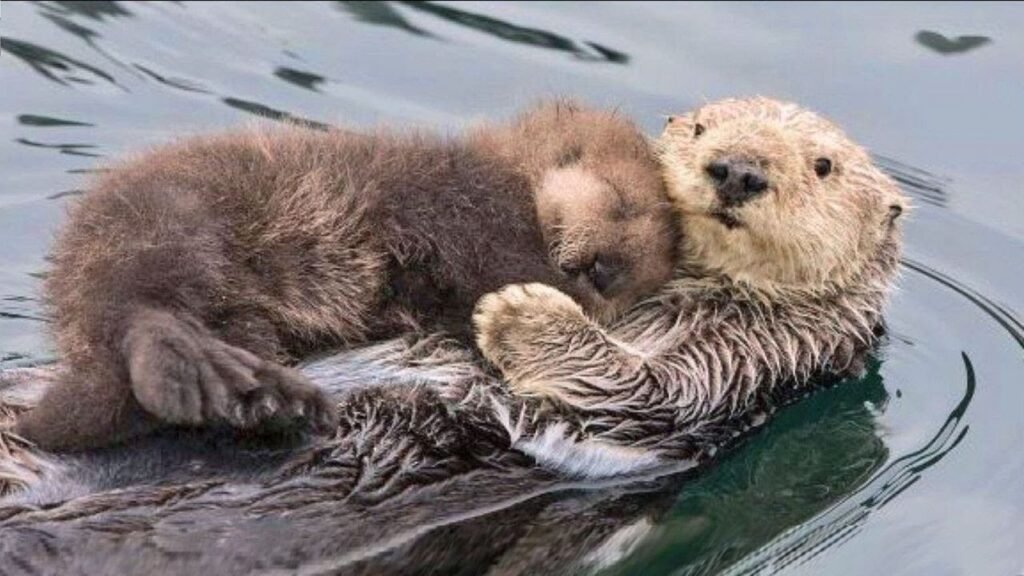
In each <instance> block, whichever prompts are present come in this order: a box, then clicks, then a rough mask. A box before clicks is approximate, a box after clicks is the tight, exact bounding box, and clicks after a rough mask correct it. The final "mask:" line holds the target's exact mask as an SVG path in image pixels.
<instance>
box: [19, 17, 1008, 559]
mask: <svg viewBox="0 0 1024 576" xmlns="http://www.w3.org/2000/svg"><path fill="white" fill-rule="evenodd" d="M0 11H2V16H0V36H2V46H0V52H2V53H0V368H4V367H11V366H20V365H31V364H37V363H42V362H46V361H49V360H51V359H52V351H51V349H50V346H49V343H48V341H47V338H46V320H45V315H44V312H43V310H42V308H41V306H40V303H39V300H38V287H39V286H38V285H39V277H40V274H41V273H42V272H43V271H44V270H45V268H46V263H45V254H46V247H47V244H48V242H49V240H50V238H51V236H52V233H53V231H54V230H55V228H56V226H57V224H58V223H59V221H60V218H61V215H62V212H63V209H64V206H65V203H66V202H67V201H68V200H69V199H70V198H72V197H74V196H75V195H76V194H79V193H80V192H79V191H80V189H81V188H82V187H83V186H84V182H85V176H86V175H87V174H88V172H89V171H91V170H93V169H95V168H96V167H97V166H99V165H100V164H101V163H102V162H103V161H104V159H106V158H110V157H115V156H117V155H119V154H122V153H125V152H127V151H130V150H132V149H136V148H138V147H141V146H145V145H147V144H154V143H159V142H164V141H167V140H168V139H170V138H172V137H175V136H177V135H181V134H184V133H191V132H199V131H209V130H215V129H219V128H223V127H228V126H234V125H237V124H239V123H242V122H246V121H248V120H251V119H253V118H255V117H256V116H271V117H276V118H301V119H306V120H311V121H315V122H321V123H337V124H349V125H359V126H363V125H371V124H374V123H377V122H388V123H400V124H404V125H409V124H415V125H421V126H430V127H435V128H438V129H442V130H455V129H458V128H459V127H461V126H464V125H466V124H467V123H470V122H472V121H473V120H476V119H479V118H495V117H502V116H506V115H508V114H510V113H511V112H512V111H514V110H515V109H517V108H519V107H521V106H522V105H524V104H526V103H528V102H530V101H532V100H534V99H536V98H538V97H543V96H551V95H562V94H572V95H577V96H580V97H582V98H585V99H587V100H589V101H591V102H594V103H597V104H603V105H609V106H618V107H620V108H621V109H622V110H624V111H625V112H626V113H628V114H629V115H631V116H632V117H634V118H636V119H637V120H638V121H639V122H640V123H641V124H642V125H643V126H644V127H645V129H647V130H648V131H649V132H650V133H652V134H654V133H657V131H658V130H659V129H660V127H661V124H662V122H663V116H664V115H667V114H669V113H673V112H679V111H682V110H685V109H687V108H690V107H693V106H696V105H699V104H700V103H702V102H704V101H706V100H713V99H717V98H720V97H725V96H736V95H752V94H765V95H769V96H773V97H777V98H784V99H792V100H796V101H798V102H801V103H803V104H805V105H806V106H808V107H811V108H813V109H816V110H818V111H820V112H822V113H824V114H826V115H827V116H829V117H831V118H833V119H834V120H836V121H837V122H838V123H840V124H841V125H843V126H844V127H845V128H846V129H847V131H848V132H849V133H850V134H851V135H852V136H853V137H854V138H855V139H857V140H858V141H860V142H862V143H864V144H865V145H867V146H868V147H869V148H871V150H872V151H873V152H874V153H875V154H876V155H877V157H878V158H879V162H881V163H882V165H883V166H884V167H885V168H886V169H887V170H888V171H889V172H890V173H891V174H893V175H894V176H895V177H896V178H897V179H898V180H899V181H900V182H901V184H903V186H904V188H905V189H906V191H907V192H908V193H909V194H910V195H911V196H913V198H914V201H915V205H916V209H915V210H914V211H913V213H912V215H911V218H910V219H909V221H908V224H907V234H906V238H907V249H906V258H905V265H904V268H903V274H902V279H901V282H900V285H901V289H900V291H899V293H898V294H897V295H896V297H895V298H894V301H893V303H892V306H891V309H890V312H889V313H888V315H887V319H888V323H889V328H890V338H889V341H888V343H887V344H886V345H885V346H884V347H883V348H882V350H880V352H879V355H878V359H877V362H876V364H875V366H874V369H873V370H872V372H871V373H870V374H869V375H868V376H867V377H865V378H864V379H862V380H860V381H856V382H847V383H844V384H842V385H840V386H839V387H837V388H833V389H830V390H827V391H825V392H822V393H820V394H817V395H815V396H813V397H811V398H809V399H807V400H805V401H803V402H801V403H798V404H797V405H795V406H793V407H791V408H788V409H785V410H783V411H782V412H781V413H780V414H778V415H777V417H776V418H775V419H774V420H773V421H772V422H771V423H770V424H769V425H768V426H767V427H766V428H765V429H764V430H762V431H761V432H759V433H758V434H756V435H755V436H754V437H753V438H751V439H750V440H748V441H746V442H745V443H743V444H742V445H741V446H740V447H738V448H736V449H734V450H732V451H730V452H729V453H727V454H723V455H722V458H721V459H720V460H719V461H718V462H717V464H716V465H714V466H712V467H710V468H709V469H707V470H704V471H702V472H701V473H700V474H698V475H696V476H690V477H687V478H686V479H685V480H684V481H680V482H676V483H672V484H670V485H669V486H667V487H664V486H663V487H661V488H659V493H658V495H657V496H653V495H648V496H645V495H643V494H641V495H639V496H636V495H634V496H631V498H639V499H641V500H643V499H644V498H657V500H656V501H655V500H652V501H651V502H642V503H641V504H639V506H647V505H650V506H651V507H652V509H655V510H656V513H652V514H650V515H649V516H648V517H646V518H647V519H646V520H645V522H646V524H644V528H643V530H634V531H633V532H631V533H630V534H633V535H634V536H635V537H630V538H624V542H626V541H628V545H626V544H623V546H622V549H621V550H620V553H619V554H617V555H613V557H611V559H610V560H609V561H608V562H602V563H598V564H595V565H594V568H595V569H598V570H600V571H602V572H603V573H607V574H639V573H643V574H714V573H721V572H727V573H736V574H751V573H791V574H851V575H859V574H876V573H878V574H913V575H929V576H931V575H936V574H965V575H989V574H991V575H993V576H995V575H1003V576H1006V575H1018V574H1022V573H1024V523H1022V522H1021V518H1022V517H1024V450H1021V446H1022V445H1024V382H1022V380H1024V378H1022V377H1024V326H1022V323H1021V311H1024V198H1022V194H1024V192H1022V191H1021V181H1022V180H1024V162H1022V159H1021V157H1022V155H1024V35H1022V34H1021V30H1024V5H1022V4H982V3H972V4H934V5H917V4H886V5H863V4H840V5H819V4H811V5H797V4H771V5H758V4H731V3H730V4H715V5H711V4H685V5H669V4H636V3H622V4H617V3H608V4H605V3H601V4H589V3H587V4H574V3H550V4H548V3H529V4H491V3H462V4H457V5H456V4H414V3H404V2H396V3H386V4H362V3H351V2H328V3H297V4H296V3H291V4H287V5H284V4H273V3H266V4H264V3H260V4H241V5H240V4H222V3H213V4H192V3H161V4H155V3H146V4H142V3H128V2H89V3H85V2H46V3H37V4H29V3H13V2H4V3H3V5H2V8H0ZM652 502H653V503H652ZM627 535H628V534H627ZM538 545H541V544H538ZM464 569H465V570H468V572H469V573H473V572H474V570H473V566H469V567H464ZM481 569H482V568H481Z"/></svg>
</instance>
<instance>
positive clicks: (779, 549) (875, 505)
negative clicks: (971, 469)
mask: <svg viewBox="0 0 1024 576" xmlns="http://www.w3.org/2000/svg"><path fill="white" fill-rule="evenodd" d="M961 355H962V358H963V362H964V371H965V374H964V377H965V384H966V386H965V389H964V395H963V397H962V398H961V399H960V402H959V403H957V405H956V407H955V408H954V409H953V411H952V412H950V414H949V417H948V418H947V419H946V422H945V423H944V424H943V425H942V427H941V428H940V429H939V431H938V432H936V433H935V435H934V436H933V437H932V439H931V440H929V441H928V443H927V444H925V445H924V446H923V447H922V448H920V449H918V450H915V451H914V452H911V453H909V454H906V455H905V456H901V457H900V458H897V459H896V460H893V461H892V462H890V463H889V464H888V465H887V466H886V467H885V468H884V469H882V470H881V471H880V472H878V473H877V474H875V475H874V477H873V478H872V479H871V481H870V482H869V483H868V484H867V486H865V487H864V488H863V489H862V490H860V491H859V492H858V494H856V495H853V496H851V497H848V498H844V499H843V500H842V501H841V502H839V503H837V504H836V505H835V506H832V507H831V508H830V509H829V510H827V511H826V512H825V513H823V514H820V515H818V517H817V518H815V519H814V520H812V521H810V522H804V523H803V524H801V525H800V527H799V529H797V530H794V531H792V532H787V533H785V534H783V535H781V536H780V537H779V538H776V539H775V540H773V541H772V542H771V543H769V544H767V545H764V546H762V547H761V548H760V549H759V550H758V551H757V552H756V553H755V554H753V555H751V556H749V557H747V558H744V559H743V561H742V562H739V563H737V564H735V565H733V566H731V567H730V569H729V570H728V571H727V572H725V573H726V574H730V575H749V574H760V573H762V572H763V571H764V569H765V568H768V567H770V568H771V569H772V571H776V570H779V569H782V568H786V567H789V566H800V565H802V564H805V563H806V562H808V561H809V560H811V559H812V558H814V557H816V556H818V555H820V554H821V553H823V552H825V551H826V550H828V549H830V548H833V547H834V546H836V545H838V544H841V543H842V542H845V541H846V540H849V539H850V538H851V537H853V536H854V535H855V534H857V533H858V532H859V531H860V530H861V528H862V527H863V525H864V522H865V521H866V520H867V518H868V517H869V516H870V515H871V514H872V513H873V512H875V511H877V510H879V509H880V508H882V507H883V506H885V505H886V504H888V503H889V502H891V501H892V500H893V499H894V498H896V497H897V496H899V495H900V494H901V493H903V492H904V491H906V490H907V489H908V488H910V487H911V486H912V485H914V484H915V483H917V481H918V480H920V479H921V475H922V474H923V473H924V471H925V470H927V469H928V468H930V467H932V466H934V465H935V464H936V463H938V462H939V461H940V460H942V459H943V458H945V457H946V456H947V455H949V454H950V453H951V452H952V451H953V450H954V449H955V448H956V447H957V446H958V445H959V444H960V442H961V441H962V440H963V439H964V438H965V437H966V436H967V433H968V432H969V430H970V426H968V425H966V424H964V423H963V417H964V414H965V413H966V412H967V408H968V407H969V406H970V404H971V400H972V399H973V398H974V391H975V389H976V386H977V383H976V380H975V374H974V366H973V364H972V363H971V360H970V358H969V357H968V356H967V354H966V353H961ZM865 494H866V496H864V495H865ZM855 499H860V500H859V501H855Z"/></svg>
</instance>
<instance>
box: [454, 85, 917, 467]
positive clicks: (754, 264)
mask: <svg viewBox="0 0 1024 576" xmlns="http://www.w3.org/2000/svg"><path fill="white" fill-rule="evenodd" d="M658 148H659V155H660V160H661V163H662V165H663V167H664V176H665V180H666V182H667V186H668V193H669V196H670V197H671V199H672V201H673V203H674V204H675V206H676V208H677V209H678V212H679V214H680V219H681V220H680V224H681V226H682V229H683V230H684V231H685V235H684V237H683V241H682V244H681V246H680V249H681V252H682V255H681V259H682V260H683V265H682V270H683V271H682V272H681V273H680V274H679V275H678V276H677V278H676V279H675V280H674V281H672V282H671V283H670V284H669V285H668V286H667V287H666V288H665V289H664V290H663V291H662V292H661V293H660V295H659V296H657V297H656V298H653V299H651V300H649V301H646V302H645V303H643V304H641V305H640V306H638V307H637V308H636V309H635V310H634V311H632V312H631V313H630V314H628V315H627V316H626V317H625V318H624V320H623V321H622V322H621V323H619V324H618V325H616V326H613V327H612V328H610V329H608V330H605V329H603V328H601V327H600V326H598V325H597V324H595V323H594V322H593V321H591V320H590V319H589V318H588V317H587V315H586V311H585V310H583V309H582V308H580V306H579V305H577V304H576V303H575V302H573V300H572V299H571V298H569V297H567V296H566V295H565V294H563V293H562V292H560V291H559V290H558V289H557V287H551V286H545V285H540V284H529V285H526V286H511V287H507V288H504V289H502V290H501V291H499V292H497V293H494V294H490V295H487V296H485V297H484V298H483V299H481V301H480V303H479V305H478V306H477V310H476V314H475V316H474V322H475V325H476V328H477V331H478V334H477V342H478V345H479V347H480V350H481V351H482V352H483V354H484V356H485V357H486V358H487V359H488V360H490V361H491V362H492V363H493V364H494V365H495V366H497V367H498V368H499V369H500V370H501V371H502V373H503V374H504V376H505V378H506V379H507V381H508V383H509V386H510V387H511V391H512V393H513V394H516V395H519V396H520V397H530V398H541V399H543V401H544V403H543V404H544V405H548V406H549V407H553V408H554V410H555V412H556V413H557V412H562V413H563V416H564V415H565V414H568V415H570V416H571V417H567V418H562V420H565V421H566V422H574V423H579V427H578V428H579V429H578V430H577V432H575V433H572V432H568V431H567V432H566V434H567V435H569V436H570V440H573V441H578V440H579V439H580V438H584V439H587V440H589V441H591V442H590V445H591V446H602V445H606V444H604V443H605V442H607V443H611V444H612V445H614V446H616V447H617V449H618V451H617V452H616V454H617V455H618V456H619V457H620V458H626V456H627V455H632V456H633V457H638V458H640V460H636V461H638V462H640V461H643V458H645V457H649V456H651V455H655V456H657V457H659V458H660V457H662V456H666V455H669V456H673V457H689V456H690V455H693V454H695V453H697V452H699V451H700V450H699V448H700V446H701V445H702V444H703V445H705V446H712V445H714V444H715V443H717V441H718V440H719V438H717V436H722V435H728V434H732V433H735V431H736V426H735V425H727V424H728V422H729V421H730V420H733V419H735V418H741V417H746V416H749V415H750V414H752V413H754V412H756V409H757V407H758V405H759V404H761V402H762V401H763V400H765V399H766V398H768V397H771V396H773V395H779V394H789V393H792V392H794V391H796V390H799V388H800V387H801V386H802V385H803V384H805V383H806V382H808V380H809V379H810V378H811V377H812V376H817V375H821V374H840V375H841V374H843V373H846V372H856V371H858V370H859V363H860V359H861V358H862V357H863V355H862V354H861V352H862V351H864V350H865V349H867V348H868V347H869V346H870V345H871V344H872V343H873V342H874V341H875V340H876V338H877V336H878V334H877V332H876V329H877V327H878V326H879V325H880V322H881V314H882V308H883V305H884V303H885V301H886V296H887V294H888V292H889V290H890V287H891V285H892V283H893V279H894V276H895V274H896V268H897V264H898V257H899V248H900V240H899V225H898V218H899V216H900V214H901V213H903V211H904V210H905V209H906V208H907V199H906V198H905V197H904V196H903V195H902V194H901V192H900V191H899V189H898V188H897V186H896V185H895V183H894V182H893V181H892V180H891V179H890V178H889V177H887V176H886V175H884V174H883V173H882V172H881V171H880V170H879V169H878V168H877V167H875V166H874V165H873V164H872V162H871V159H870V157H869V156H868V154H867V153H866V152H865V151H864V150H863V149H862V148H860V147H859V146H857V145H856V144H854V143H853V142H851V141H850V140H849V139H848V138H847V137H846V136H845V135H844V134H843V132H842V131H840V129H839V128H837V127H836V126H835V125H833V124H832V123H830V122H828V121H827V120H825V119H823V118H822V117H820V116H818V115H816V114H814V113H812V112H809V111H807V110H804V109H802V108H800V107H798V106H797V105H795V104H789V103H783V102H778V101H775V100H770V99H766V98H754V99H748V100H724V101H721V102H716V103H712V104H708V105H706V106H704V107H702V108H700V109H698V110H696V111H694V112H691V113H689V114H685V115H682V116H677V117H673V118H671V119H670V121H669V123H668V124H667V126H666V128H665V130H664V133H663V134H662V136H661V137H660V140H659V141H658ZM787 382H788V383H789V385H783V384H784V383H787ZM534 420H535V421H536V418H534ZM570 444H571V443H570ZM547 446H548V448H549V449H547V450H546V452H545V454H546V456H545V454H540V456H538V457H547V458H548V459H549V460H552V462H553V464H554V465H556V466H557V465H559V462H558V461H557V459H555V456H553V455H552V454H554V452H555V451H553V450H551V449H550V446H552V444H551V443H550V442H548V444H547ZM624 447H625V448H627V449H628V448H633V449H636V451H634V452H630V451H628V450H625V451H624V450H622V448H624ZM564 456H565V455H564V454H562V457H564Z"/></svg>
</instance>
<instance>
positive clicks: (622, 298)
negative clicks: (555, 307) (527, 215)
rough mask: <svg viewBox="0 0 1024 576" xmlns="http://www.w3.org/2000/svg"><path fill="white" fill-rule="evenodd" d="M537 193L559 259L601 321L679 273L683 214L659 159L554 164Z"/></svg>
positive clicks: (583, 300) (548, 237) (539, 209)
mask: <svg viewBox="0 0 1024 576" xmlns="http://www.w3.org/2000/svg"><path fill="white" fill-rule="evenodd" d="M536 198H537V214H538V217H539V220H540V223H541V228H542V230H543V231H544V236H545V240H546V241H547V243H548V247H549V250H550V253H551V259H552V261H553V262H554V263H555V265H556V266H558V268H559V269H560V270H561V271H562V273H563V274H565V275H566V276H567V277H568V280H569V282H570V283H571V284H572V286H573V287H574V288H575V290H574V292H575V293H574V296H575V297H576V299H577V300H578V301H579V302H580V304H581V305H582V306H583V307H584V309H586V310H587V311H588V312H589V313H591V314H592V315H593V316H595V317H597V318H598V319H600V320H603V321H608V320H610V319H612V318H614V317H615V316H617V315H618V314H620V313H622V312H624V311H625V310H626V309H627V308H629V307H630V306H631V305H632V304H634V303H635V302H636V301H637V300H639V299H640V298H641V297H643V296H647V295H650V294H652V293H654V292H655V291H656V290H657V289H658V288H659V287H661V285H663V284H664V283H666V282H668V281H669V280H670V279H671V278H672V271H673V267H674V260H675V259H674V255H675V251H676V245H677V244H678V239H677V234H676V227H675V221H676V220H677V216H675V214H674V212H673V211H672V208H671V204H670V203H669V202H668V200H667V198H666V197H665V196H664V191H663V186H662V183H661V180H660V177H659V175H658V171H657V165H656V164H653V163H652V164H651V165H650V166H645V165H644V164H637V163H635V162H630V161H624V162H619V161H613V162H608V163H605V164H604V165H603V166H601V167H600V168H597V167H588V166H586V165H585V163H574V164H572V165H569V166H565V167H560V168H555V169H552V170H550V171H548V172H547V173H546V174H545V175H544V177H543V178H542V180H541V182H540V185H539V187H538V189H537V197H536Z"/></svg>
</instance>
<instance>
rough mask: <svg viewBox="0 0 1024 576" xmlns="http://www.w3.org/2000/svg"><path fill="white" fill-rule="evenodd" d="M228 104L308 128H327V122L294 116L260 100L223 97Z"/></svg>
mask: <svg viewBox="0 0 1024 576" xmlns="http://www.w3.org/2000/svg"><path fill="white" fill-rule="evenodd" d="M221 100H222V101H223V102H224V103H225V104H227V105H228V106H230V107H232V108H235V109H237V110H242V111H243V112H248V113H249V114H253V115H255V116H259V117H260V118H270V119H272V120H278V121H281V122H288V123H291V124H299V125H301V126H306V127H308V128H316V129H318V130H326V129H327V128H328V126H327V124H324V123H322V122H316V121H315V120H307V119H305V118H299V117H297V116H293V115H292V114H291V113H289V112H285V111H283V110H276V109H274V108H271V107H270V106H267V105H265V104H260V103H259V102H250V101H248V100H242V99H241V98H222V99H221Z"/></svg>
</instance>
